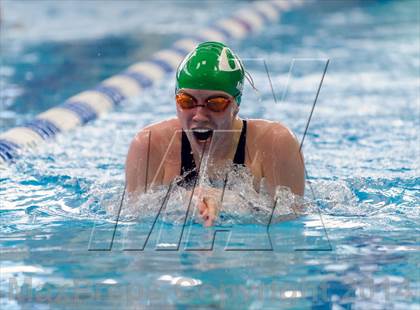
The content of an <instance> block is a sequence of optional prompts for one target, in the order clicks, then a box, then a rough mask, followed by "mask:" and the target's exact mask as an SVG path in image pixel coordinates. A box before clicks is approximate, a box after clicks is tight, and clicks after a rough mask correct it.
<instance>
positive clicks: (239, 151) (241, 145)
mask: <svg viewBox="0 0 420 310" xmlns="http://www.w3.org/2000/svg"><path fill="white" fill-rule="evenodd" d="M242 124H243V125H242V131H241V136H240V137H239V142H238V147H237V148H236V153H235V157H234V158H233V163H234V164H236V165H245V144H246V120H243V121H242Z"/></svg>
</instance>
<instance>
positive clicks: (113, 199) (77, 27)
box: [0, 1, 420, 309]
mask: <svg viewBox="0 0 420 310" xmlns="http://www.w3.org/2000/svg"><path fill="white" fill-rule="evenodd" d="M159 3H160V2H158V4H156V2H151V1H150V2H148V1H145V2H134V1H126V2H116V1H107V2H104V3H102V4H103V5H102V6H100V7H99V6H97V5H96V1H88V2H81V1H80V2H77V1H76V2H74V1H72V2H70V1H63V2H58V1H31V2H12V1H4V2H2V3H1V5H2V18H3V20H2V22H3V23H4V24H3V25H4V26H3V25H2V26H3V27H2V30H1V31H2V33H1V34H2V35H1V38H0V40H1V45H0V46H1V47H0V51H1V67H0V86H1V90H2V91H1V93H0V100H1V103H0V108H1V111H0V131H1V132H3V131H5V130H7V129H9V128H12V127H14V126H18V125H19V124H22V123H23V122H25V121H27V120H28V119H31V118H33V117H34V116H35V115H36V114H38V113H40V112H42V111H44V110H46V109H48V108H50V107H52V106H54V105H56V104H58V103H61V102H62V101H64V100H65V99H66V98H68V97H69V96H71V95H73V94H75V93H77V92H80V91H82V90H85V89H87V88H89V87H92V86H94V85H96V84H97V83H99V82H100V81H102V80H103V79H105V78H106V77H108V76H110V75H112V74H115V73H118V72H119V71H121V70H123V69H125V68H126V67H127V66H128V65H130V64H132V63H134V62H137V61H139V60H143V59H148V56H150V55H151V54H152V53H153V52H154V51H157V50H159V49H161V48H166V47H168V46H170V45H171V43H172V42H174V41H175V40H177V39H178V38H179V36H181V35H193V34H194V29H195V28H196V27H199V26H203V25H207V24H209V23H210V22H212V21H213V20H214V19H216V18H220V17H225V16H228V14H229V13H230V12H232V11H234V10H236V9H238V8H240V7H243V6H246V5H248V4H249V3H248V2H245V1H235V2H234V1H230V2H223V3H222V2H219V1H217V2H212V1H204V2H200V6H198V5H197V6H194V5H191V3H192V2H189V1H187V2H162V3H164V4H165V5H159ZM78 6H80V7H79V8H82V9H81V10H76V9H75V8H76V7H78ZM157 6H158V7H157ZM23 7H24V8H25V9H24V10H22V8H23ZM35 7H36V8H37V10H35ZM187 10H189V11H188V13H186V12H187ZM35 11H36V16H37V17H38V18H39V20H40V22H39V23H37V24H35V25H31V24H29V23H28V22H27V17H28V16H29V14H32V13H31V12H35ZM419 13H420V4H419V2H417V1H405V2H400V1H318V2H309V3H307V4H305V5H303V6H302V7H301V8H299V9H294V10H292V11H289V12H286V13H284V15H282V17H281V20H280V21H279V22H277V23H276V24H272V25H269V26H268V27H266V28H264V29H263V31H262V32H260V33H258V34H256V35H253V36H251V37H249V38H247V39H246V40H244V41H241V42H237V41H234V42H230V43H229V45H231V47H232V49H233V50H235V51H237V53H238V54H239V55H240V56H241V57H242V58H244V59H245V60H244V62H245V65H246V67H247V68H248V69H249V71H250V73H251V75H252V77H253V79H254V81H255V85H256V88H257V89H258V92H255V91H254V90H252V88H251V87H250V86H249V85H246V89H245V94H244V95H243V97H242V98H243V99H242V103H241V111H240V116H242V117H244V118H267V119H271V120H277V121H281V122H282V123H284V124H286V125H287V126H289V127H290V128H291V129H292V130H293V131H294V132H295V134H296V135H297V137H298V138H299V139H302V138H303V136H304V132H305V127H306V124H307V121H308V117H309V115H310V112H311V108H312V105H313V102H314V98H315V96H316V93H317V88H318V86H319V83H320V81H321V78H322V74H323V71H324V69H325V65H326V63H327V60H329V63H328V68H327V73H326V75H325V79H324V81H323V84H322V88H321V90H320V92H319V97H318V100H317V103H316V107H315V110H314V113H313V116H312V119H311V122H310V125H309V127H308V132H307V134H306V136H305V140H304V144H303V153H304V155H305V163H306V169H307V173H308V178H307V186H306V191H305V201H306V202H307V203H308V205H310V208H309V211H310V212H308V214H307V215H305V216H302V217H299V218H297V219H289V220H286V221H279V222H275V223H272V224H271V225H270V227H269V230H268V233H269V237H270V239H267V228H266V226H265V225H264V224H263V223H261V222H258V221H257V219H254V221H253V218H252V217H251V218H250V217H249V216H247V215H240V214H239V215H238V214H234V215H235V216H232V214H231V213H232V212H233V213H234V211H232V212H226V214H225V215H226V216H227V217H229V216H231V218H229V226H228V228H229V229H230V230H231V231H235V234H236V236H239V237H238V238H237V239H234V240H230V245H232V246H233V247H237V249H238V248H241V247H242V250H230V251H226V250H225V249H224V248H225V245H226V242H227V240H228V237H227V234H226V233H217V234H216V240H215V243H214V247H213V249H212V250H200V251H199V250H197V249H196V250H194V249H191V248H190V249H188V248H187V249H186V248H185V245H186V242H185V238H183V239H182V241H181V246H180V247H179V250H174V248H176V246H175V247H174V245H176V236H178V235H179V233H180V231H181V230H182V225H181V223H182V220H180V217H179V213H176V212H174V214H172V215H171V216H172V217H171V216H167V217H166V218H159V219H158V221H157V222H156V224H155V229H154V230H153V232H152V233H151V235H150V237H149V239H148V242H147V244H146V245H145V247H144V249H143V245H144V241H145V240H146V238H147V237H148V234H149V230H150V227H151V223H153V216H152V215H153V214H154V213H153V210H152V209H153V206H159V205H160V202H161V201H162V200H161V199H162V195H159V193H157V194H156V196H153V197H150V198H149V202H148V205H146V206H145V208H144V209H140V214H141V215H142V216H140V218H139V219H137V220H135V221H132V220H131V221H129V220H128V219H122V220H121V221H120V222H119V223H118V225H117V229H116V230H115V227H116V226H115V221H114V219H115V218H114V216H112V215H110V213H109V212H107V210H109V209H110V208H118V206H119V205H120V201H121V199H122V193H123V190H124V161H125V156H126V153H127V149H128V146H129V143H130V142H131V139H132V138H133V136H134V135H135V133H136V132H137V131H138V130H139V129H140V128H142V127H144V126H145V125H147V124H149V123H151V122H155V121H159V120H162V119H165V118H168V117H172V116H173V115H174V113H175V109H174V102H173V88H174V76H173V75H170V76H167V77H166V78H165V79H164V80H163V81H162V82H161V83H159V84H158V85H156V87H153V88H151V89H150V90H148V91H147V92H145V93H143V94H142V95H141V97H139V98H132V99H130V101H129V102H126V103H124V104H122V105H121V106H120V107H119V108H118V109H117V110H115V111H113V112H112V113H110V114H107V115H105V116H104V117H102V118H100V119H98V120H96V121H94V122H91V123H88V124H87V125H86V126H84V127H81V128H77V129H76V130H73V131H71V132H68V133H66V134H64V135H58V137H57V139H55V140H54V141H49V142H47V143H45V144H43V145H40V146H39V147H38V148H36V149H34V150H32V151H31V152H29V153H27V154H25V155H24V156H22V158H20V159H19V160H18V161H17V162H16V163H15V164H13V165H10V166H7V167H6V168H3V169H0V214H1V223H0V225H1V230H0V231H1V240H0V247H1V250H0V251H1V254H0V255H1V266H0V267H1V270H0V271H1V280H0V305H1V309H27V308H31V309H47V308H55V309H74V308H81V309H94V308H98V309H99V308H127V309H143V308H148V307H149V308H154V309H167V308H168V309H171V308H175V309H184V308H206V309H207V308H216V309H219V308H230V309H243V308H247V309H353V308H354V309H418V307H419V305H420V273H419V269H420V268H419V267H420V266H419V265H420V264H419V259H420V257H419V256H420V255H419V218H420V208H419V205H420V194H419V193H420V177H419V172H420V171H419V158H420V156H419V155H420V147H419V145H420V140H419V135H418V132H419V129H420V128H419V125H420V124H419V122H420V87H419V86H420V79H419V72H420V57H419V50H420V39H419V38H420V30H419V29H420V27H419V23H420V20H419V16H420V14H419ZM185 14H190V15H188V17H189V18H188V19H187V18H186V15H185ZM75 19H78V20H79V24H77V23H73V20H75ZM47 20H50V22H49V23H47V22H46V21H47ZM92 20H94V21H95V23H93V22H92ZM118 21H121V22H120V23H119V22H118ZM28 29H30V31H29V30H28ZM264 62H265V63H264ZM266 66H267V68H268V71H269V74H270V79H271V82H272V87H271V86H270V80H269V79H268V76H267V71H266ZM243 186H245V185H243ZM161 193H164V190H162V192H161ZM172 197H175V196H172ZM175 198H176V197H175ZM286 199H287V197H286ZM171 202H172V204H175V205H176V200H175V199H174V200H172V201H171ZM230 207H231V208H232V207H233V209H234V207H235V205H233V206H232V205H231V206H230ZM281 207H282V205H281V204H280V206H278V208H280V210H281ZM151 210H152V212H151V213H148V211H151ZM180 210H181V211H182V207H181V206H178V209H177V211H180ZM243 210H245V209H243ZM146 211H147V212H146ZM245 211H246V210H245ZM181 213H182V212H181ZM286 213H287V212H286ZM214 229H217V227H216V228H214ZM225 229H226V228H225ZM191 231H192V232H195V233H197V234H198V235H200V234H201V235H200V236H201V237H202V238H207V239H206V240H211V236H212V235H211V234H212V233H213V232H214V230H213V229H208V230H204V229H203V228H201V225H200V224H197V223H192V224H188V225H187V226H186V230H185V234H184V235H183V236H186V235H188V232H191ZM114 232H115V235H114ZM241 238H243V239H241ZM268 240H269V241H271V243H270V242H268ZM111 241H112V244H111ZM244 244H247V245H249V244H250V245H252V246H254V250H252V249H251V248H250V247H248V248H246V247H245V246H244ZM110 245H112V247H111V248H110ZM156 246H157V247H158V248H159V250H156ZM206 246H208V244H206ZM255 247H256V248H257V249H255ZM270 247H271V249H270ZM244 248H245V250H244Z"/></svg>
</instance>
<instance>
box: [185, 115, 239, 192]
mask: <svg viewBox="0 0 420 310" xmlns="http://www.w3.org/2000/svg"><path fill="white" fill-rule="evenodd" d="M242 124H243V126H242V131H241V136H240V137H239V142H238V147H237V148H236V153H235V157H234V159H233V163H234V164H235V165H245V144H246V127H247V124H246V120H243V121H242ZM181 176H184V178H183V179H182V181H181V182H179V183H178V185H182V184H189V183H190V182H191V181H192V180H194V179H195V178H197V176H198V174H197V169H196V165H195V161H194V157H193V154H192V150H191V145H190V141H189V140H188V137H187V134H186V133H185V132H184V131H182V139H181Z"/></svg>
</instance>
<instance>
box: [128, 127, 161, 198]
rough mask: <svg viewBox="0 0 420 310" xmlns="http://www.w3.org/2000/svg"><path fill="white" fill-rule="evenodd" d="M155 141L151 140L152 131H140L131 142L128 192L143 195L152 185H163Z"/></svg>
mask: <svg viewBox="0 0 420 310" xmlns="http://www.w3.org/2000/svg"><path fill="white" fill-rule="evenodd" d="M155 145H156V143H155V141H153V140H151V139H150V131H148V130H143V131H140V132H139V133H138V134H137V135H136V136H135V137H134V139H133V141H132V142H131V145H130V148H129V150H128V154H127V159H126V164H125V180H126V191H127V192H128V193H143V192H145V191H146V190H147V189H148V188H150V187H151V185H152V184H153V185H160V184H161V183H162V178H163V173H161V172H162V171H160V172H159V173H158V170H162V169H159V167H160V158H161V156H160V154H158V149H157V148H156V146H155Z"/></svg>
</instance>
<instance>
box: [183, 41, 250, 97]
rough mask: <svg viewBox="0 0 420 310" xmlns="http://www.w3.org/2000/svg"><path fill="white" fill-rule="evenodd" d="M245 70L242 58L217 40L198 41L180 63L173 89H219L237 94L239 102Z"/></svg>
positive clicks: (234, 95)
mask: <svg viewBox="0 0 420 310" xmlns="http://www.w3.org/2000/svg"><path fill="white" fill-rule="evenodd" d="M244 75H245V70H244V67H243V65H242V62H241V60H240V59H239V57H238V56H236V55H235V54H234V53H233V52H232V50H231V49H230V48H229V47H227V46H226V45H224V44H223V43H220V42H204V43H201V44H199V45H198V46H197V47H196V48H195V49H194V50H193V51H192V52H191V53H189V54H188V55H187V56H186V57H185V59H184V60H183V61H182V62H181V63H180V65H179V66H178V69H177V72H176V91H178V90H179V89H181V88H192V89H208V90H221V91H224V92H226V93H228V94H230V95H231V96H233V97H235V98H236V102H237V104H238V105H239V103H240V102H241V95H242V89H243V82H244Z"/></svg>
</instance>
